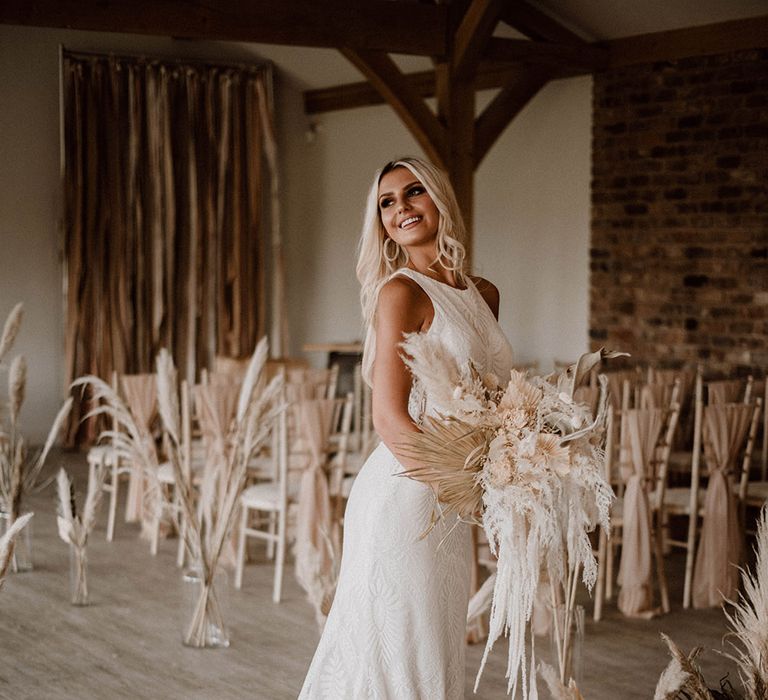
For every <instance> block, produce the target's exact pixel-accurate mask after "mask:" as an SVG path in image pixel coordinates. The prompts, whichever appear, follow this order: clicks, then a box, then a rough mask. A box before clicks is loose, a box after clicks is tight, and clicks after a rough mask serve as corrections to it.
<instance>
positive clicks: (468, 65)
mask: <svg viewBox="0 0 768 700" xmlns="http://www.w3.org/2000/svg"><path fill="white" fill-rule="evenodd" d="M504 4H505V0H472V4H471V5H470V6H469V8H468V9H467V11H466V13H465V14H464V17H463V18H462V20H461V23H460V24H459V27H458V29H457V30H456V35H455V36H454V41H453V72H454V74H455V75H460V76H469V75H472V74H473V73H474V72H475V70H476V69H477V66H478V63H479V62H480V56H481V53H482V51H483V49H484V48H485V45H486V44H487V43H488V40H489V39H490V38H491V35H492V34H493V30H494V29H495V28H496V25H497V24H498V22H499V13H500V12H501V9H502V8H503V6H504Z"/></svg>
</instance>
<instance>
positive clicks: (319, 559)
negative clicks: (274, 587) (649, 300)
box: [294, 399, 338, 615]
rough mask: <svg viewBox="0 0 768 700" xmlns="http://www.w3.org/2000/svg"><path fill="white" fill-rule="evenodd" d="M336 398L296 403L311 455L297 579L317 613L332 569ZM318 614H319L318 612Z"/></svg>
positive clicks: (299, 523)
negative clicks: (330, 460) (330, 467)
mask: <svg viewBox="0 0 768 700" xmlns="http://www.w3.org/2000/svg"><path fill="white" fill-rule="evenodd" d="M334 403H335V402H334V401H333V399H303V400H300V401H298V402H297V403H296V404H294V414H295V419H296V424H297V426H298V429H299V431H300V433H301V436H302V438H303V442H304V444H305V446H306V449H307V451H308V453H309V463H308V465H307V466H306V467H305V468H304V469H303V471H302V473H301V481H300V483H299V502H298V512H297V515H296V543H295V548H294V555H295V558H296V579H297V580H298V582H299V584H300V585H301V587H302V588H303V589H304V590H305V591H306V592H307V596H308V597H309V599H310V601H311V602H312V604H313V605H314V607H315V610H316V611H320V610H321V609H322V608H323V596H324V595H325V594H326V593H327V590H326V584H327V581H328V578H329V576H330V574H331V570H332V566H333V553H332V552H331V551H329V543H332V544H331V546H333V547H335V548H337V546H338V543H336V542H333V533H332V531H331V530H332V513H331V500H330V495H329V493H328V479H327V477H326V474H325V472H324V470H323V467H324V465H325V463H326V458H327V454H328V453H327V449H328V441H329V438H330V434H331V428H332V426H331V421H332V418H333V415H334ZM337 551H338V550H337ZM318 615H319V612H318Z"/></svg>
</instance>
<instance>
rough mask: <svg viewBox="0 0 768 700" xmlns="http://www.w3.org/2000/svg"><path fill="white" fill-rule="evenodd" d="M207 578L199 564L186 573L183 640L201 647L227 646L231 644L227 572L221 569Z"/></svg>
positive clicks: (184, 579) (216, 647)
mask: <svg viewBox="0 0 768 700" xmlns="http://www.w3.org/2000/svg"><path fill="white" fill-rule="evenodd" d="M207 579H208V580H207V581H206V579H205V577H204V576H203V575H202V568H200V567H196V566H195V567H191V568H189V569H187V570H186V571H185V572H184V574H183V577H182V581H183V588H184V591H183V596H182V600H183V601H184V616H183V621H182V630H183V631H182V642H183V643H184V645H185V646H189V647H196V648H198V649H226V648H227V647H228V646H229V632H228V630H227V628H226V625H225V624H224V614H225V610H226V605H225V604H226V602H227V601H226V595H227V575H226V573H225V572H224V571H221V570H219V571H216V572H215V574H214V575H213V576H210V575H209V576H208V577H207Z"/></svg>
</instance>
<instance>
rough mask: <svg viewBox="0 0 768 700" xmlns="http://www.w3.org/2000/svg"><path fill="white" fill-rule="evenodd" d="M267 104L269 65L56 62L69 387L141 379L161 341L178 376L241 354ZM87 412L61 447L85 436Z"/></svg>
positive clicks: (254, 281)
mask: <svg viewBox="0 0 768 700" xmlns="http://www.w3.org/2000/svg"><path fill="white" fill-rule="evenodd" d="M270 96H271V70H270V68H269V67H268V66H260V67H246V66H239V67H232V66H218V65H204V64H198V63H193V64H183V63H179V62H162V61H156V60H151V59H138V58H116V57H114V56H98V55H81V54H73V53H68V52H64V54H63V60H62V101H63V138H64V163H63V177H64V182H63V188H64V202H65V205H64V206H65V215H64V238H65V244H64V245H65V263H66V268H65V275H66V296H67V302H66V303H67V318H66V324H67V327H66V375H67V379H68V380H69V381H71V380H72V379H74V378H76V377H78V376H81V375H83V374H96V375H98V376H101V377H108V376H110V372H111V371H112V370H113V369H114V370H116V371H117V372H119V373H121V374H122V373H140V372H151V371H153V370H154V357H155V355H156V353H157V352H158V350H159V349H160V348H161V347H167V348H169V349H170V351H171V352H172V353H173V355H174V358H175V360H176V363H177V366H178V367H179V368H180V370H181V372H182V374H183V375H185V376H186V377H187V378H188V379H190V380H192V379H194V377H195V375H196V373H197V370H198V369H199V368H201V367H205V366H209V365H210V364H211V363H212V362H213V358H214V356H216V355H224V356H230V357H240V356H244V355H249V354H250V353H251V351H252V350H253V347H254V345H255V343H256V341H257V339H258V338H259V337H261V336H262V335H263V334H264V333H265V330H266V321H267V318H266V317H267V304H266V295H267V284H266V280H265V276H266V270H267V268H268V265H267V261H266V256H267V254H268V252H269V246H270V239H272V241H274V239H275V235H276V234H275V232H274V231H273V232H272V233H271V234H270V232H269V231H267V227H268V226H269V225H270V223H272V224H273V225H276V223H277V222H271V221H270V219H271V218H272V217H273V216H274V214H273V211H274V210H275V209H276V206H275V202H271V201H270V199H276V197H277V193H276V191H275V189H274V188H275V183H276V180H274V169H275V162H276V158H275V142H274V125H273V123H272V108H271V101H270ZM277 236H278V240H279V232H277ZM273 254H276V255H277V256H278V259H277V260H275V261H273V263H272V266H273V267H278V268H279V267H280V260H279V256H280V251H279V250H278V251H276V253H273ZM86 410H87V405H86V402H83V404H82V405H81V406H80V410H79V411H75V412H74V414H73V418H72V423H71V428H70V435H69V438H70V440H69V441H70V443H74V442H78V441H80V440H82V439H90V438H92V437H93V434H94V431H95V426H93V425H87V426H85V427H82V426H79V420H80V418H81V417H82V415H83V414H84V413H85V411H86Z"/></svg>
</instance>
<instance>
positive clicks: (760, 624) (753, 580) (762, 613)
mask: <svg viewBox="0 0 768 700" xmlns="http://www.w3.org/2000/svg"><path fill="white" fill-rule="evenodd" d="M756 554H757V558H756V560H755V570H754V573H751V572H750V571H748V570H745V569H742V573H741V579H742V582H743V585H744V592H743V593H740V594H739V599H738V601H736V602H735V603H734V610H733V612H728V611H727V610H725V611H724V612H725V616H726V618H727V620H728V622H729V624H730V626H731V631H730V632H729V634H728V635H727V638H728V640H729V644H730V645H731V647H733V649H734V653H733V654H726V656H727V657H728V658H730V659H732V660H733V661H735V662H736V664H737V665H738V667H739V677H740V679H741V682H742V683H743V684H744V689H745V691H746V692H747V694H748V697H749V698H750V699H751V700H759V699H762V698H768V505H764V506H763V509H762V511H761V512H760V519H759V521H758V525H757V543H756Z"/></svg>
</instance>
